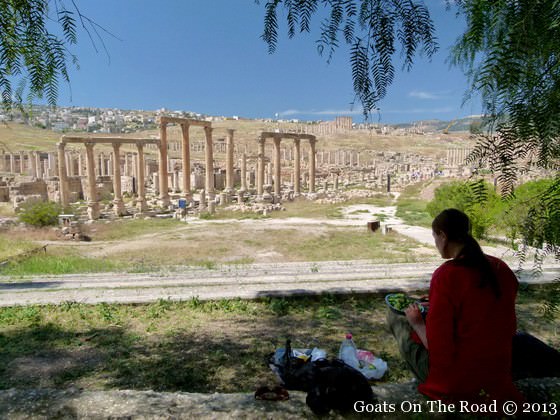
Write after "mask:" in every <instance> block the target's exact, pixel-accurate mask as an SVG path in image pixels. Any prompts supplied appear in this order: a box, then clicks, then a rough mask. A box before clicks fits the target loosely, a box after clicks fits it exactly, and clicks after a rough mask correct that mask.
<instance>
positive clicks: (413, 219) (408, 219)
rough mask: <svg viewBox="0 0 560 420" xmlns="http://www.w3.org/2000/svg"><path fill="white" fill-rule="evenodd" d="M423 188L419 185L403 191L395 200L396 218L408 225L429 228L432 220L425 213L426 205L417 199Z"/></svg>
mask: <svg viewBox="0 0 560 420" xmlns="http://www.w3.org/2000/svg"><path fill="white" fill-rule="evenodd" d="M423 186H424V184H423V183H419V184H414V185H409V186H407V187H406V188H405V189H404V191H403V192H402V193H401V195H400V196H399V198H398V199H397V213H396V216H397V217H400V218H401V219H403V221H404V222H405V223H406V224H409V225H414V226H423V227H431V226H432V219H433V218H432V216H430V214H429V213H428V212H427V211H426V205H427V204H428V203H427V201H424V200H422V199H420V198H419V197H418V196H419V194H420V191H421V189H422V187H423Z"/></svg>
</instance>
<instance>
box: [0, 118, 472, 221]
mask: <svg viewBox="0 0 560 420" xmlns="http://www.w3.org/2000/svg"><path fill="white" fill-rule="evenodd" d="M340 120H342V122H346V121H345V120H344V119H342V118H340ZM158 124H159V136H157V138H156V136H151V137H149V138H131V137H116V136H114V137H109V136H106V135H94V134H86V133H84V134H80V135H77V134H71V135H62V136H61V137H60V141H59V142H58V143H57V145H56V150H40V151H39V150H37V151H11V150H6V148H0V149H1V150H0V173H2V174H3V175H2V178H1V181H0V202H11V203H13V206H14V208H15V209H16V210H17V209H18V208H19V207H20V206H21V205H23V204H24V203H26V202H30V201H46V200H50V201H55V202H58V203H60V204H61V205H62V206H63V207H65V208H66V207H67V206H68V205H69V204H72V203H73V204H76V206H75V209H76V210H77V212H78V217H79V218H81V219H84V220H85V219H87V220H96V219H99V218H102V219H111V218H114V217H123V216H124V217H156V216H157V217H176V218H178V219H185V218H186V217H196V216H199V215H200V214H203V213H210V214H212V213H214V212H215V211H216V207H217V206H220V207H222V208H229V209H233V210H235V211H247V212H258V213H261V214H262V213H264V214H266V213H267V212H270V211H273V210H275V209H276V210H277V209H280V208H281V203H282V202H286V201H291V200H294V198H296V197H305V198H307V199H310V200H317V199H321V200H329V199H331V200H336V196H337V192H338V191H339V190H340V189H341V188H342V187H349V186H350V187H354V188H363V189H367V190H371V191H372V192H373V191H376V192H379V191H383V192H391V191H400V190H401V189H402V188H403V187H405V186H407V185H409V184H411V183H414V182H418V181H421V180H429V179H433V178H435V177H458V178H467V177H469V176H470V175H471V174H472V171H473V167H474V166H473V165H472V164H471V165H469V164H467V162H466V157H467V155H468V153H469V151H470V149H468V148H465V147H461V148H459V147H448V148H447V149H446V150H445V156H443V157H439V158H438V157H434V156H426V155H422V154H419V153H414V152H413V151H411V152H410V153H407V152H388V151H379V150H375V149H374V148H371V149H369V150H367V149H366V150H364V149H363V148H362V149H361V150H352V149H351V148H343V149H335V150H333V149H332V148H323V147H322V144H321V136H327V135H329V134H331V133H332V132H333V131H337V130H338V131H339V132H340V131H342V132H345V131H350V130H352V127H351V125H350V126H349V127H348V126H347V125H348V124H346V125H344V124H341V122H340V121H337V124H336V125H334V128H330V129H326V128H321V126H319V127H314V129H315V131H314V132H316V133H317V134H309V133H308V131H312V130H308V128H307V127H306V126H301V127H297V129H293V128H292V129H290V130H289V131H284V130H278V129H276V130H275V131H260V133H258V135H257V137H256V138H255V139H254V141H252V142H244V143H243V144H237V143H236V140H235V130H234V129H230V128H225V129H224V128H220V129H216V128H213V127H212V122H210V121H205V120H199V119H191V118H178V117H170V116H160V117H159V119H158ZM169 127H175V128H179V129H180V137H181V138H180V140H175V141H169V140H168V128H169ZM323 127H324V126H323ZM193 133H195V134H197V136H198V137H197V139H196V140H194V141H193V140H192V139H191V137H192V136H193ZM201 136H203V140H200V139H199V138H200V137H201ZM219 136H225V141H224V139H223V138H220V141H216V140H215V138H216V137H219ZM123 197H126V198H128V199H127V200H124V199H123Z"/></svg>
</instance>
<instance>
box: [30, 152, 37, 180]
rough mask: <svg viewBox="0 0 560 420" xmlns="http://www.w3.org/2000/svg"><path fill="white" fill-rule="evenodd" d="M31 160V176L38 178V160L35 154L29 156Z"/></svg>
mask: <svg viewBox="0 0 560 420" xmlns="http://www.w3.org/2000/svg"><path fill="white" fill-rule="evenodd" d="M29 160H30V163H31V176H33V177H34V178H37V160H36V159H35V152H31V153H30V154H29Z"/></svg>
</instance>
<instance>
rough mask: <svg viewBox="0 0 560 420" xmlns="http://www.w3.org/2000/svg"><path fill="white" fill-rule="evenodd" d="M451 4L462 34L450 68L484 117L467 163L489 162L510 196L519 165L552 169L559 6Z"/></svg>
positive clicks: (556, 139)
mask: <svg viewBox="0 0 560 420" xmlns="http://www.w3.org/2000/svg"><path fill="white" fill-rule="evenodd" d="M455 3H456V5H457V6H458V8H459V12H460V13H462V14H463V15H464V16H465V18H466V22H467V29H466V31H465V32H464V33H463V35H462V36H461V37H460V39H459V40H458V41H457V43H456V45H455V47H454V49H453V54H452V62H453V63H454V64H456V65H459V66H461V67H462V68H463V70H464V71H465V73H466V74H467V75H468V77H469V79H470V82H471V88H472V91H473V92H478V93H479V94H480V95H481V97H482V100H483V106H484V111H485V114H486V117H487V119H486V128H487V129H488V130H487V133H486V134H485V135H482V136H480V142H479V144H478V147H477V148H476V150H475V153H474V154H473V155H472V156H471V161H477V160H478V161H489V162H490V163H491V166H492V167H493V168H494V169H495V170H496V171H497V172H498V173H499V181H500V183H501V185H502V186H503V187H504V188H505V190H506V191H507V192H510V191H512V190H513V186H514V184H515V182H516V180H517V173H518V172H519V171H518V166H519V164H520V163H522V164H523V165H524V166H525V165H531V164H536V165H538V166H539V167H542V168H550V169H555V170H558V163H559V162H558V159H559V158H560V136H559V134H560V119H559V118H558V115H560V84H559V81H560V62H559V59H560V1H558V0H518V1H506V0H495V1H486V0H455Z"/></svg>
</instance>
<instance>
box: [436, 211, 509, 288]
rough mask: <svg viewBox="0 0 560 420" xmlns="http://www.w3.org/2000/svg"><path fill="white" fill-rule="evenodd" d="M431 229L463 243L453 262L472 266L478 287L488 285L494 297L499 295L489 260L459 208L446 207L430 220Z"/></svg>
mask: <svg viewBox="0 0 560 420" xmlns="http://www.w3.org/2000/svg"><path fill="white" fill-rule="evenodd" d="M432 230H433V231H434V232H436V233H439V232H443V233H445V235H446V236H447V239H448V240H449V241H451V242H457V243H460V244H463V249H462V250H461V252H460V253H459V255H458V256H457V258H455V259H454V263H455V264H460V265H463V266H466V267H474V268H477V269H478V270H479V271H480V287H487V286H489V287H490V288H491V289H492V291H493V292H494V295H495V296H496V298H499V297H500V285H499V284H498V279H497V277H496V274H495V273H494V270H493V269H492V266H491V264H490V261H488V259H487V258H486V256H485V255H484V253H483V252H482V249H481V248H480V245H479V244H478V242H477V241H476V239H474V238H473V237H472V235H471V221H470V220H469V217H468V216H467V215H466V214H465V213H463V212H462V211H461V210H457V209H446V210H444V211H442V212H441V213H440V214H438V215H437V216H436V217H435V219H434V221H433V222H432Z"/></svg>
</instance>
